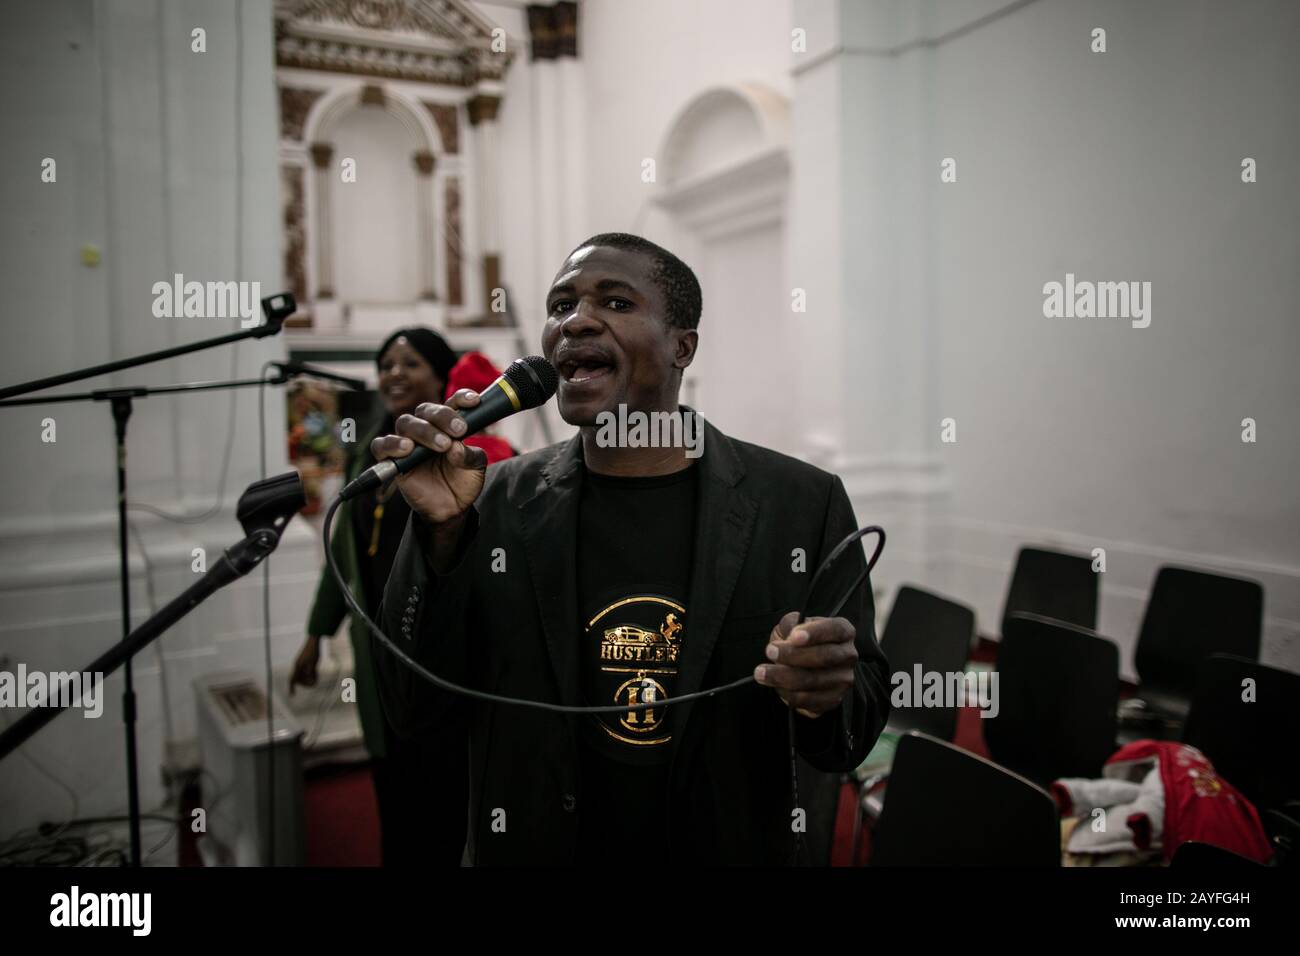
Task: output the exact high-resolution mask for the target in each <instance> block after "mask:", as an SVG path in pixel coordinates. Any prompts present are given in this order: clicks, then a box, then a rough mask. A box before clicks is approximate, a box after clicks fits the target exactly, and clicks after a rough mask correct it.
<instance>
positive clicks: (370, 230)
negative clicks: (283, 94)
mask: <svg viewBox="0 0 1300 956" xmlns="http://www.w3.org/2000/svg"><path fill="white" fill-rule="evenodd" d="M369 92H370V94H371V95H369V96H368V95H367V87H366V86H365V85H364V84H357V85H356V86H352V87H347V88H342V89H339V90H336V91H333V92H331V93H329V94H327V95H326V96H324V97H322V98H321V99H320V100H319V101H318V102H317V103H316V104H314V106H313V107H312V109H311V111H310V112H309V113H308V115H307V118H306V120H305V122H304V124H303V141H304V143H305V144H306V145H307V146H308V149H309V152H310V151H313V150H315V149H317V148H322V149H324V148H328V155H329V159H328V163H327V166H326V168H324V169H319V168H316V167H315V166H314V164H313V166H312V167H311V168H310V172H309V175H310V176H311V186H310V187H309V188H308V190H307V194H308V196H307V204H306V213H307V216H306V234H307V261H308V263H309V265H308V270H307V274H308V283H309V288H310V290H311V293H312V296H313V298H314V299H315V301H314V303H313V311H314V313H315V319H316V325H317V326H318V327H321V328H325V329H328V328H334V327H338V326H339V325H340V323H341V322H343V321H344V316H348V317H349V318H348V320H347V324H348V326H349V328H350V329H351V330H352V331H356V332H367V331H374V330H382V329H384V328H390V327H392V326H393V325H397V324H409V323H411V322H419V323H421V324H431V325H435V326H440V325H441V324H442V311H443V305H442V302H441V301H439V302H434V301H433V298H432V295H431V294H430V293H439V294H441V293H442V292H443V291H444V288H443V282H442V275H441V272H442V269H441V266H442V264H443V255H442V245H441V243H440V241H439V236H440V235H441V229H439V228H438V222H439V220H440V217H441V209H440V203H439V201H438V189H439V185H440V183H441V179H440V175H439V172H440V171H438V167H439V165H440V160H441V159H442V158H443V157H444V155H445V152H444V148H443V143H442V138H441V136H440V134H439V131H438V129H437V127H436V126H435V125H434V123H433V122H432V120H431V119H430V117H429V115H428V112H427V111H426V110H425V109H423V108H421V105H420V104H419V103H418V102H415V101H413V100H411V99H409V98H408V97H406V96H405V95H403V94H402V93H400V92H397V91H394V90H391V89H389V88H387V87H384V88H382V91H381V93H380V95H378V96H374V95H373V94H374V92H375V91H374V90H373V89H371V90H369ZM417 155H419V156H422V157H424V160H425V165H426V171H425V172H421V171H420V169H419V166H418V164H417V160H416V157H417ZM348 159H351V160H353V161H354V163H355V170H356V179H355V182H346V181H344V178H343V175H342V173H343V163H344V161H345V160H348ZM323 260H325V261H328V263H329V268H328V275H322V274H321V273H322V261H323ZM322 288H324V289H326V290H328V292H329V293H330V294H329V295H328V296H324V297H321V296H319V295H318V293H319V292H320V290H321V289H322Z"/></svg>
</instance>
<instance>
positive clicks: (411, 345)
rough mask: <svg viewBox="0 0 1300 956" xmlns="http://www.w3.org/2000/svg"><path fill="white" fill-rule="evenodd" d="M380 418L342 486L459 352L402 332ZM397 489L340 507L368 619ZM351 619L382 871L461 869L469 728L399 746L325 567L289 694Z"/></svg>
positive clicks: (405, 513) (393, 529)
mask: <svg viewBox="0 0 1300 956" xmlns="http://www.w3.org/2000/svg"><path fill="white" fill-rule="evenodd" d="M375 361H376V363H377V364H378V366H379V394H380V397H381V398H382V400H383V405H384V415H382V416H381V417H380V418H379V420H378V421H376V422H375V423H374V426H373V427H372V428H371V429H370V431H369V433H368V434H367V435H366V436H365V437H364V438H362V439H361V440H360V441H358V442H356V443H355V444H354V445H353V446H352V447H351V448H350V449H349V454H348V462H347V466H346V476H345V479H344V480H345V483H346V482H347V481H351V480H352V479H353V478H355V477H357V475H359V474H360V473H361V472H362V471H364V470H365V469H367V468H369V467H370V466H371V465H373V464H374V463H375V460H374V458H372V457H371V455H370V441H371V439H372V438H374V437H375V436H376V435H385V434H389V433H391V432H392V431H393V423H394V421H395V420H396V419H397V417H398V416H400V415H403V414H408V413H410V412H413V411H415V408H416V406H417V405H420V404H422V403H423V402H441V401H443V397H444V395H445V394H446V392H447V386H448V384H449V379H450V378H451V372H452V368H453V366H454V365H455V364H456V353H455V352H454V351H452V349H451V346H449V345H448V344H447V343H446V341H445V340H444V339H443V338H442V336H440V335H439V334H438V333H437V332H434V331H433V330H432V329H427V328H418V327H417V328H407V329H399V330H398V331H396V332H394V333H393V334H392V335H390V336H389V337H388V339H387V340H385V342H384V344H383V345H381V346H380V347H379V351H378V353H377V354H376V356H375ZM410 513H411V511H410V508H409V507H408V506H407V504H406V500H405V499H404V498H403V497H402V496H401V494H399V493H398V492H397V483H396V482H391V483H390V485H389V487H388V488H387V489H383V488H380V489H376V490H375V491H372V492H368V493H366V494H365V495H362V496H360V497H358V498H356V499H353V500H352V501H348V502H344V504H343V505H341V506H340V508H339V512H338V516H337V518H336V524H335V529H336V530H335V533H334V537H333V539H332V540H331V542H330V546H331V547H332V548H333V549H334V554H335V556H336V558H337V560H338V565H339V568H340V569H341V570H342V572H343V574H344V576H345V577H346V578H347V581H348V587H349V589H350V590H351V592H352V595H353V597H355V598H356V600H357V603H358V604H360V605H361V607H363V608H364V609H365V610H366V613H367V614H369V615H370V616H371V617H374V616H375V612H376V610H377V609H378V607H379V603H380V601H381V600H382V599H383V596H384V584H385V582H386V581H387V580H388V572H389V570H390V569H391V568H392V565H393V559H394V557H395V556H396V554H397V547H398V545H399V544H400V543H401V541H402V534H403V533H404V531H405V530H406V521H407V518H408V517H409V516H410ZM349 616H351V618H352V620H351V629H350V631H351V638H352V654H353V660H354V662H355V664H354V677H355V679H356V694H357V709H358V710H359V711H360V715H361V729H362V732H363V734H364V736H365V743H366V750H367V751H368V752H369V754H370V757H371V775H372V777H373V780H374V785H375V796H376V799H377V803H378V805H379V825H380V831H381V834H382V857H383V864H384V866H413V865H417V864H423V865H429V864H433V865H446V866H459V865H460V862H461V856H462V853H463V851H464V847H465V827H466V817H467V814H468V803H469V769H468V750H467V743H466V732H465V727H464V725H463V724H461V723H460V722H459V721H453V722H452V723H451V724H448V725H447V726H444V727H439V728H436V729H434V730H432V731H430V733H429V734H428V735H426V736H422V737H420V738H419V739H413V740H402V739H400V738H398V737H397V736H396V735H395V734H394V733H393V731H392V729H391V728H390V727H389V725H388V721H387V720H386V719H385V717H384V713H383V710H382V709H381V707H380V702H379V690H378V685H377V683H376V680H375V669H374V661H373V658H372V652H371V639H370V633H369V631H368V630H367V629H366V627H365V625H364V624H363V623H362V622H361V621H360V620H359V619H357V618H356V616H355V615H349V614H348V608H347V605H346V604H345V603H344V601H343V595H342V594H341V593H340V591H339V587H338V583H337V582H336V581H335V579H334V575H333V574H332V573H331V572H330V570H329V567H328V565H327V566H326V567H325V569H324V570H323V571H322V573H321V578H320V584H319V585H318V586H317V589H316V600H315V602H314V604H313V605H312V610H311V616H310V617H309V619H308V622H307V640H306V642H305V643H304V644H303V646H302V650H301V651H300V652H299V653H298V658H297V660H296V661H295V662H294V667H293V673H292V674H291V676H290V681H289V688H290V692H291V693H292V690H293V687H294V686H295V685H296V684H302V685H303V686H305V687H312V686H315V684H316V680H317V662H318V661H319V658H320V641H321V638H326V637H332V636H333V635H334V633H335V632H336V631H337V630H338V628H339V625H340V624H342V623H343V619H344V617H349Z"/></svg>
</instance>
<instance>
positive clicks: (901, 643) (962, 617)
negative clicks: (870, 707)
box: [880, 585, 975, 740]
mask: <svg viewBox="0 0 1300 956" xmlns="http://www.w3.org/2000/svg"><path fill="white" fill-rule="evenodd" d="M974 637H975V612H974V611H973V610H971V609H970V608H969V607H966V606H965V605H964V604H957V603H956V602H954V601H949V600H947V599H946V598H942V597H939V596H938V595H937V594H932V593H931V592H929V591H923V590H921V589H920V588H916V587H912V586H911V585H904V586H903V587H901V588H899V590H898V595H897V596H896V597H895V598H894V605H893V607H891V608H890V610H889V620H888V621H886V622H885V629H884V631H883V632H882V633H881V637H880V649H881V650H882V651H884V653H885V658H886V659H887V660H888V661H889V670H890V674H891V675H892V674H899V673H902V674H907V675H908V679H909V681H914V680H916V679H917V677H916V673H917V671H916V669H917V668H918V667H919V668H920V671H921V673H923V674H924V673H926V672H938V673H941V674H948V673H954V672H959V671H963V670H965V668H966V659H967V658H968V657H969V655H970V647H971V642H972V641H973V640H974ZM891 687H892V684H891ZM889 723H890V726H891V727H896V728H901V729H906V730H920V731H923V732H925V733H927V734H931V735H933V736H935V737H938V738H940V739H941V740H951V739H952V737H953V734H954V733H955V732H956V729H957V708H956V707H897V706H895V707H894V708H893V709H891V711H890V714H889Z"/></svg>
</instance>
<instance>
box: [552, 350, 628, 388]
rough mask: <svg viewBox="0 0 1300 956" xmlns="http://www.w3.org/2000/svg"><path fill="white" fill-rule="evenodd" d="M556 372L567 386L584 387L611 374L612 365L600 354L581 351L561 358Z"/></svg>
mask: <svg viewBox="0 0 1300 956" xmlns="http://www.w3.org/2000/svg"><path fill="white" fill-rule="evenodd" d="M556 370H557V371H558V372H559V373H560V377H561V378H562V379H564V381H565V382H567V383H568V384H570V385H584V384H586V383H587V382H593V381H595V380H596V379H600V378H604V377H605V376H606V375H609V374H611V373H612V372H613V371H614V363H613V362H612V361H610V359H608V358H607V357H606V356H605V355H603V354H601V353H598V352H589V351H586V350H582V351H574V352H572V353H570V354H567V355H565V356H564V357H562V358H561V359H560V360H559V362H558V363H557V365H556Z"/></svg>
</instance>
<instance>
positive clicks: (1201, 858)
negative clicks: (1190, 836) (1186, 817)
mask: <svg viewBox="0 0 1300 956" xmlns="http://www.w3.org/2000/svg"><path fill="white" fill-rule="evenodd" d="M1169 865H1170V866H1172V867H1177V868H1179V869H1208V870H1225V869H1226V870H1236V869H1243V870H1245V869H1256V868H1258V867H1261V866H1263V865H1264V864H1263V863H1257V862H1255V861H1254V860H1252V859H1250V858H1249V857H1244V856H1242V855H1241V854H1240V853H1233V852H1232V851H1231V850H1225V849H1224V848H1223V847H1221V846H1215V845H1214V844H1213V843H1201V842H1200V841H1199V840H1187V841H1185V842H1183V843H1180V844H1179V845H1178V849H1176V850H1174V855H1173V856H1172V857H1171V858H1170V860H1169Z"/></svg>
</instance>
